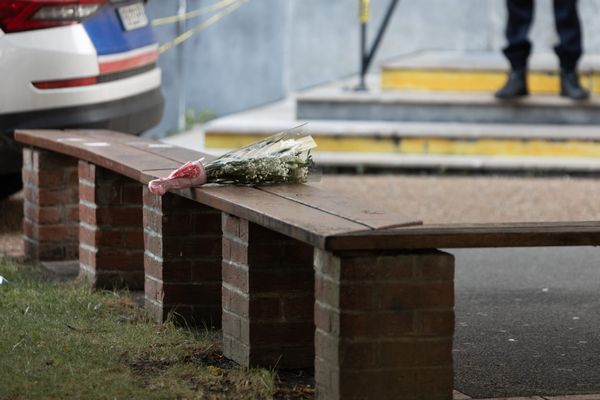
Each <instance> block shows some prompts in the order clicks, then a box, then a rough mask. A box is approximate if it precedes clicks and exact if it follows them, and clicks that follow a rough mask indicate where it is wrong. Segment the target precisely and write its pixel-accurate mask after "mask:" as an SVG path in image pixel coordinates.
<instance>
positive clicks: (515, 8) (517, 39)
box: [504, 0, 582, 70]
mask: <svg viewBox="0 0 600 400" xmlns="http://www.w3.org/2000/svg"><path fill="white" fill-rule="evenodd" d="M506 4H507V7H508V23H507V25H506V38H507V39H508V46H506V48H505V49H504V55H506V58H508V61H509V62H510V65H511V67H512V69H513V70H520V69H524V68H527V58H528V57H529V54H530V53H531V42H530V41H529V39H528V34H529V28H530V26H531V21H532V20H533V0H506ZM554 22H555V24H556V31H557V32H558V36H559V37H560V43H559V44H558V45H556V46H555V47H554V51H555V52H556V55H557V56H558V59H559V60H560V67H561V69H564V70H574V69H575V68H576V67H577V61H578V60H579V58H580V57H581V53H582V44H581V24H580V23H579V15H578V14H577V0H554Z"/></svg>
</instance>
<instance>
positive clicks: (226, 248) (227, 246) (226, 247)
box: [221, 236, 231, 260]
mask: <svg viewBox="0 0 600 400" xmlns="http://www.w3.org/2000/svg"><path fill="white" fill-rule="evenodd" d="M221 254H222V256H223V260H231V239H228V238H226V237H225V236H223V238H222V240H221Z"/></svg>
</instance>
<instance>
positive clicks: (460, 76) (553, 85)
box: [381, 68, 600, 94]
mask: <svg viewBox="0 0 600 400" xmlns="http://www.w3.org/2000/svg"><path fill="white" fill-rule="evenodd" d="M580 78H581V84H582V85H583V86H584V87H585V88H586V89H588V90H590V91H591V92H592V93H600V73H598V72H593V73H582V74H580ZM505 82H506V72H502V71H458V70H444V69H440V70H419V69H392V68H390V69H385V68H384V69H383V70H382V73H381V87H382V89H384V90H394V89H396V90H398V89H405V90H407V89H408V90H432V91H453V92H495V91H496V90H498V89H499V88H500V87H501V86H502V85H503V84H504V83H505ZM528 85H529V91H530V92H531V93H534V94H556V93H558V92H559V90H560V84H559V78H558V74H557V73H544V72H530V73H529V75H528Z"/></svg>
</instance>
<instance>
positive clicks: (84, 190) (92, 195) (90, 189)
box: [79, 183, 96, 203]
mask: <svg viewBox="0 0 600 400" xmlns="http://www.w3.org/2000/svg"><path fill="white" fill-rule="evenodd" d="M79 199H80V200H82V201H87V202H90V203H95V202H96V188H95V187H94V186H89V185H86V184H84V183H80V184H79Z"/></svg>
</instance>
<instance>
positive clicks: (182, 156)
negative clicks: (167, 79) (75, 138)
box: [65, 129, 216, 164]
mask: <svg viewBox="0 0 600 400" xmlns="http://www.w3.org/2000/svg"><path fill="white" fill-rule="evenodd" d="M65 132H81V133H83V134H85V135H89V136H90V137H96V138H98V139H104V140H107V139H110V140H111V141H114V142H117V143H121V144H123V145H127V146H131V147H134V148H136V149H138V150H142V151H145V152H146V153H149V154H153V155H156V156H160V157H164V158H168V159H171V160H173V161H178V162H180V163H181V164H184V163H186V162H187V161H194V160H197V159H199V158H201V157H204V158H205V159H206V161H207V162H208V161H211V160H213V159H215V158H216V157H215V156H213V155H210V154H206V153H202V152H199V151H195V150H190V149H186V148H183V147H179V146H175V145H172V144H168V143H161V142H158V141H156V140H153V139H147V138H144V137H137V136H131V135H123V134H122V133H120V132H115V131H109V130H99V129H90V130H78V131H65Z"/></svg>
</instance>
